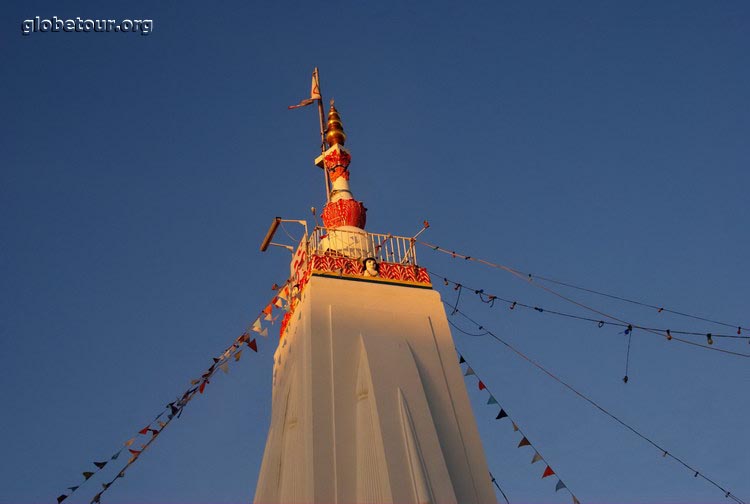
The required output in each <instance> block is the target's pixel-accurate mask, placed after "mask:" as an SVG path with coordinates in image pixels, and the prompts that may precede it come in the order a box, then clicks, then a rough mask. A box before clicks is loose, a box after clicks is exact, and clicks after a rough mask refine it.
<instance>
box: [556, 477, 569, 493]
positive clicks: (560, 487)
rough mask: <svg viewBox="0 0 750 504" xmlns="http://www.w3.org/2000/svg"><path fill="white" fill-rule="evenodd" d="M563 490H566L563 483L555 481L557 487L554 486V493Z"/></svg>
mask: <svg viewBox="0 0 750 504" xmlns="http://www.w3.org/2000/svg"><path fill="white" fill-rule="evenodd" d="M563 488H568V487H566V486H565V483H563V482H562V480H558V481H557V485H555V492H557V491H558V490H562V489H563Z"/></svg>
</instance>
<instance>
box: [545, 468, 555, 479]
mask: <svg viewBox="0 0 750 504" xmlns="http://www.w3.org/2000/svg"><path fill="white" fill-rule="evenodd" d="M553 474H555V471H553V470H552V468H551V467H550V466H547V469H545V470H544V474H542V479H544V478H546V477H547V476H552V475H553Z"/></svg>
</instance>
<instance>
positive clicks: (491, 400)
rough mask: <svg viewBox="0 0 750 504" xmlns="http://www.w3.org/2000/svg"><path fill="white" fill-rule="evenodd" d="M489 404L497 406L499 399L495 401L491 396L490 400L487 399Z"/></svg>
mask: <svg viewBox="0 0 750 504" xmlns="http://www.w3.org/2000/svg"><path fill="white" fill-rule="evenodd" d="M487 404H497V399H495V398H494V397H493V396H490V398H489V399H487Z"/></svg>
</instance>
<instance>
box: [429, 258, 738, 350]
mask: <svg viewBox="0 0 750 504" xmlns="http://www.w3.org/2000/svg"><path fill="white" fill-rule="evenodd" d="M429 273H430V275H432V276H434V277H438V278H442V279H443V284H444V285H445V286H452V287H453V290H455V291H458V294H459V296H458V299H457V300H456V303H455V306H451V310H454V309H455V308H456V307H457V306H458V301H459V300H460V294H461V292H463V291H464V290H468V291H470V292H473V293H474V294H476V295H477V296H478V297H479V299H480V300H481V301H482V302H483V303H485V304H488V305H489V306H490V307H494V306H495V304H496V303H505V304H506V305H507V306H508V308H509V309H510V310H515V309H516V308H523V309H527V310H533V311H535V312H537V313H543V314H548V315H555V316H559V317H564V318H568V319H571V320H578V321H582V322H590V323H593V324H596V325H597V327H599V328H600V329H601V328H602V327H604V326H612V327H621V328H624V329H625V330H624V331H622V332H620V334H624V335H626V336H631V335H632V333H633V331H634V330H635V329H640V330H642V331H644V332H647V333H651V334H658V335H659V336H662V337H664V338H665V339H666V340H667V341H672V340H674V341H677V342H680V343H685V344H689V345H693V346H698V347H701V348H705V349H707V350H716V351H719V352H722V353H727V354H731V355H736V356H739V357H750V354H747V353H743V352H735V351H732V350H727V349H724V348H717V347H713V346H712V345H713V344H714V340H715V339H717V338H718V339H721V338H728V339H742V340H748V341H750V336H749V335H745V336H738V335H735V334H721V333H704V332H698V331H687V330H677V329H669V328H667V329H664V328H658V327H650V326H647V325H643V324H634V323H629V322H626V321H619V320H615V321H612V320H603V319H597V318H591V317H584V316H581V315H575V314H572V313H567V312H561V311H557V310H549V309H547V308H543V307H540V306H537V305H530V304H527V303H523V302H520V301H515V300H511V299H506V298H503V297H500V296H498V295H495V294H491V293H489V292H487V291H485V290H484V289H475V288H473V287H469V286H467V285H464V284H462V283H460V282H457V281H454V280H450V279H448V278H446V277H443V276H442V275H439V274H437V273H435V272H433V271H429ZM679 336H701V337H704V338H706V345H704V344H700V343H696V342H694V341H691V340H687V339H684V338H680V337H679Z"/></svg>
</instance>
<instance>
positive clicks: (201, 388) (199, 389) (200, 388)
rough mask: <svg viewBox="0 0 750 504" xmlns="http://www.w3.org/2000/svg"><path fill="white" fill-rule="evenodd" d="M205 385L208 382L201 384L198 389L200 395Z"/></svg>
mask: <svg viewBox="0 0 750 504" xmlns="http://www.w3.org/2000/svg"><path fill="white" fill-rule="evenodd" d="M206 383H208V380H206V381H204V382H203V383H201V386H200V387H199V388H198V392H200V393H201V394H202V393H203V391H204V390H206Z"/></svg>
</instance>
